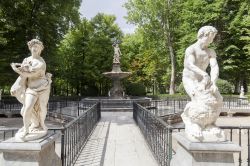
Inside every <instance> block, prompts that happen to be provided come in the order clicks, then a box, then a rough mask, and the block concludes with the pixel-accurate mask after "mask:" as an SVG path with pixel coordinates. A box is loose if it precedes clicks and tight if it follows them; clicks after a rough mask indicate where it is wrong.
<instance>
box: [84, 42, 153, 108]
mask: <svg viewBox="0 0 250 166" xmlns="http://www.w3.org/2000/svg"><path fill="white" fill-rule="evenodd" d="M112 46H113V47H114V58H113V68H112V71H110V72H105V73H103V75H105V76H106V77H108V78H110V79H112V81H113V86H112V88H111V89H110V90H109V93H108V97H87V98H84V99H82V103H85V104H93V103H96V102H100V103H101V111H109V112H110V111H115V112H116V111H119V112H121V111H122V112H123V111H133V103H134V102H136V103H139V104H141V105H148V103H149V102H150V100H151V98H147V97H133V96H130V97H125V92H124V89H123V87H122V84H121V79H123V78H126V77H128V76H129V75H130V74H131V72H123V71H121V66H120V56H121V51H120V49H119V45H118V43H117V42H115V43H114V44H113V45H112Z"/></svg>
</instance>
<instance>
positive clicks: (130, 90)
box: [125, 83, 146, 96]
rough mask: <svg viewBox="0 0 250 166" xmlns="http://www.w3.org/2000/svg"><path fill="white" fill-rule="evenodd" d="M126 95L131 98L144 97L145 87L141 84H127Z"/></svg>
mask: <svg viewBox="0 0 250 166" xmlns="http://www.w3.org/2000/svg"><path fill="white" fill-rule="evenodd" d="M125 88H126V94H127V95H131V96H145V95H146V87H145V86H144V85H143V84H142V83H128V84H127V85H126V86H125Z"/></svg>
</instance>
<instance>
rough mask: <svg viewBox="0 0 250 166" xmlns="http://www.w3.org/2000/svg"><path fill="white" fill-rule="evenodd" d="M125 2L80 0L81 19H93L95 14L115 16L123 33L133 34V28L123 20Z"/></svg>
mask: <svg viewBox="0 0 250 166" xmlns="http://www.w3.org/2000/svg"><path fill="white" fill-rule="evenodd" d="M126 1H127V0H82V4H81V7H80V13H81V15H82V16H81V17H86V18H88V19H90V18H92V17H94V16H95V15H96V14H97V13H105V14H113V15H115V16H116V23H117V24H118V25H119V26H120V28H121V29H122V31H123V32H124V33H133V32H134V29H135V26H134V25H131V24H128V23H126V19H125V18H123V17H124V16H126V15H127V11H126V9H125V8H124V7H123V4H124V3H125V2H126Z"/></svg>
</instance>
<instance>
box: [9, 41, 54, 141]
mask: <svg viewBox="0 0 250 166" xmlns="http://www.w3.org/2000/svg"><path fill="white" fill-rule="evenodd" d="M27 44H28V47H29V50H30V52H31V56H30V57H28V58H25V59H24V60H23V62H22V63H11V67H12V69H13V70H14V71H15V72H16V73H18V74H19V75H20V76H19V77H18V78H17V80H16V82H15V83H14V84H13V86H12V87H11V91H10V92H11V95H12V96H15V97H16V98H17V99H18V101H19V102H21V103H22V104H23V107H22V109H21V115H22V117H23V124H24V126H23V127H22V128H21V129H19V130H18V132H17V134H16V136H15V138H16V139H18V140H19V139H21V140H23V141H29V140H35V139H38V138H41V137H43V136H45V135H46V134H47V130H48V129H47V127H46V126H45V123H44V121H45V118H46V114H47V104H48V100H49V94H50V85H51V82H52V81H51V76H52V75H51V74H50V73H46V63H45V61H44V59H43V58H42V57H41V56H40V54H41V52H42V50H43V48H44V46H43V43H42V42H41V41H39V40H37V39H32V40H31V41H29V42H28V43H27Z"/></svg>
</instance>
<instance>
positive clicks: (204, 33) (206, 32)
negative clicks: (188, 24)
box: [197, 26, 218, 44]
mask: <svg viewBox="0 0 250 166" xmlns="http://www.w3.org/2000/svg"><path fill="white" fill-rule="evenodd" d="M217 32H218V31H217V29H216V28H215V27H213V26H203V27H201V28H200V29H199V31H198V35H197V38H198V40H203V41H205V42H208V44H210V43H212V42H213V40H214V37H215V35H216V34H217Z"/></svg>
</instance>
